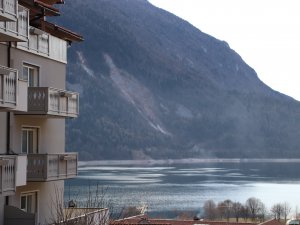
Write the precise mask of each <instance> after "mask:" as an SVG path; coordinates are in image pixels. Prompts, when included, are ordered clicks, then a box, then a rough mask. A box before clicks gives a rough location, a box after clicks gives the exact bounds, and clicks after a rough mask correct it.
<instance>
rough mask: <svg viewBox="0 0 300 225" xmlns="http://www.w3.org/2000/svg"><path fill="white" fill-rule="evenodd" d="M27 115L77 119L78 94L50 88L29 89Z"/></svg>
mask: <svg viewBox="0 0 300 225" xmlns="http://www.w3.org/2000/svg"><path fill="white" fill-rule="evenodd" d="M28 113H29V114H41V115H54V116H63V117H77V116H78V114H79V94H78V93H76V92H70V91H66V90H61V89H56V88H51V87H29V88H28Z"/></svg>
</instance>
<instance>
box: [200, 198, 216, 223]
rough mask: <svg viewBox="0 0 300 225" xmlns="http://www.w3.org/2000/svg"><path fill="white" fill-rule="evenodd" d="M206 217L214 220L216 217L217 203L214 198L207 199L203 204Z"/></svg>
mask: <svg viewBox="0 0 300 225" xmlns="http://www.w3.org/2000/svg"><path fill="white" fill-rule="evenodd" d="M203 210H204V217H205V218H206V219H209V220H213V219H215V218H216V212H217V208H216V203H215V202H214V201H213V200H207V201H205V202H204V205H203Z"/></svg>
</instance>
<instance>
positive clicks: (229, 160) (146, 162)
mask: <svg viewBox="0 0 300 225" xmlns="http://www.w3.org/2000/svg"><path fill="white" fill-rule="evenodd" d="M196 163H300V159H268V158H265V159H258V158H245V159H240V158H226V159H221V158H201V159H195V158H187V159H147V160H93V161H79V162H78V166H79V167H86V166H129V165H134V166H152V165H173V164H196Z"/></svg>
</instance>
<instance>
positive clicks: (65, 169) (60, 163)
mask: <svg viewBox="0 0 300 225" xmlns="http://www.w3.org/2000/svg"><path fill="white" fill-rule="evenodd" d="M27 159H28V164H27V181H51V180H62V179H68V178H73V177H75V176H77V168H78V166H77V163H78V156H77V153H59V154H28V155H27Z"/></svg>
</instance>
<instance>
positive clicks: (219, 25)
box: [149, 0, 300, 100]
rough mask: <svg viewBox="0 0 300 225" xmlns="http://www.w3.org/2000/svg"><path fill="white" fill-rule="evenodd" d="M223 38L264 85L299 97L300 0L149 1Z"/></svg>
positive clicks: (296, 97) (203, 30)
mask: <svg viewBox="0 0 300 225" xmlns="http://www.w3.org/2000/svg"><path fill="white" fill-rule="evenodd" d="M149 2H151V3H152V4H153V5H156V6H158V7H160V8H163V9H165V10H167V11H169V12H172V13H174V14H176V15H177V16H179V17H181V18H183V19H185V20H187V21H188V22H190V23H191V24H193V25H194V26H195V27H197V28H199V29H200V30H201V31H202V32H205V33H208V34H210V35H212V36H214V37H216V38H218V39H220V40H224V41H226V42H227V43H228V44H229V45H230V47H231V48H232V49H234V50H235V51H236V52H237V53H238V54H239V55H240V56H241V57H242V58H243V59H244V61H245V62H246V63H247V64H248V65H250V66H251V67H252V68H253V69H254V70H255V71H256V72H257V74H258V76H259V78H260V79H261V80H262V81H263V82H264V83H266V84H267V85H268V86H270V87H271V88H273V89H274V90H277V91H279V92H282V93H284V94H286V95H289V96H291V97H293V98H295V99H297V100H300V0H149Z"/></svg>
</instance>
